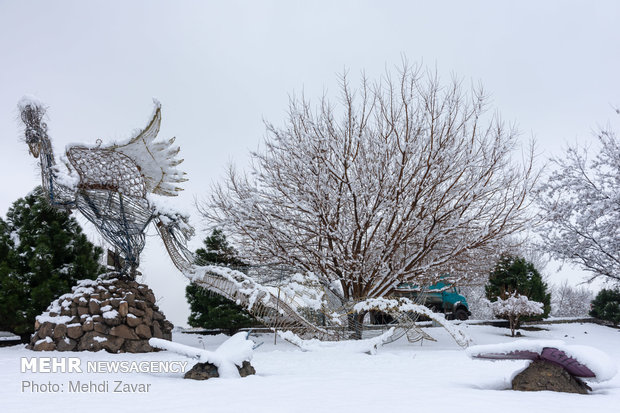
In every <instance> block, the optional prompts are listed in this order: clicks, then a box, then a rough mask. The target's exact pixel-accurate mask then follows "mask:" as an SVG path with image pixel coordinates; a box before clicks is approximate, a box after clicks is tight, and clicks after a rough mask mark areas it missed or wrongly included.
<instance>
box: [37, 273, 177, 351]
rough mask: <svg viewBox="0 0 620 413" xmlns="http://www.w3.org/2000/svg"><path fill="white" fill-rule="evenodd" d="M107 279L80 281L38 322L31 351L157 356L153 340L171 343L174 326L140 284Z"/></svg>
mask: <svg viewBox="0 0 620 413" xmlns="http://www.w3.org/2000/svg"><path fill="white" fill-rule="evenodd" d="M115 276H117V277H119V274H108V275H107V276H105V277H101V278H98V279H96V280H82V281H80V282H79V283H78V285H77V286H75V287H73V289H72V292H71V293H69V294H64V295H63V296H61V297H60V298H58V299H57V300H55V301H53V302H52V303H51V304H50V306H49V307H48V309H47V311H46V312H44V313H43V314H41V315H40V316H38V317H37V318H36V323H35V333H34V334H33V336H32V338H31V340H30V344H29V348H30V349H32V350H35V351H51V350H57V351H99V350H106V351H108V352H111V353H118V352H128V353H144V352H149V351H155V349H154V348H153V347H151V346H150V345H149V343H148V340H149V339H150V338H151V337H156V338H162V339H165V340H170V339H171V338H172V327H173V326H172V324H171V323H170V322H169V321H168V320H166V318H165V316H164V314H163V313H162V312H161V311H160V310H159V308H158V307H157V305H155V295H154V294H153V291H152V290H151V289H150V288H148V286H146V285H144V284H139V283H137V282H136V281H133V280H127V279H123V278H120V277H119V278H113V277H115Z"/></svg>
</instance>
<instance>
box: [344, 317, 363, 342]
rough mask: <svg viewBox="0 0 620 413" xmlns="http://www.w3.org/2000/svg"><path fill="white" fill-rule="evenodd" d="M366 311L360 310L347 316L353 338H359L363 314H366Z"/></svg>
mask: <svg viewBox="0 0 620 413" xmlns="http://www.w3.org/2000/svg"><path fill="white" fill-rule="evenodd" d="M366 313H367V311H362V312H361V313H350V314H349V316H348V317H347V319H348V322H349V330H350V331H352V332H353V335H352V336H351V338H352V339H354V340H361V339H362V333H363V332H364V316H366Z"/></svg>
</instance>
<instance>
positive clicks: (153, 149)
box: [109, 101, 187, 196]
mask: <svg viewBox="0 0 620 413" xmlns="http://www.w3.org/2000/svg"><path fill="white" fill-rule="evenodd" d="M160 123H161V105H160V103H159V102H157V101H155V110H154V112H153V116H152V118H151V121H150V122H149V124H148V125H147V126H146V128H144V130H142V131H140V132H138V133H137V134H136V136H135V137H133V138H131V139H129V141H128V142H126V143H121V144H115V145H112V146H111V147H109V149H110V150H112V151H114V152H119V153H122V154H124V155H126V156H128V157H129V158H131V159H132V160H133V161H134V162H135V163H136V165H137V166H138V169H139V171H140V174H141V175H142V176H143V177H144V181H145V184H146V190H147V191H148V192H152V193H155V194H159V195H166V196H176V195H177V192H178V191H181V190H182V188H179V187H178V186H176V184H178V183H180V182H185V181H187V179H185V178H184V175H185V173H184V172H181V171H179V170H177V169H176V166H177V165H179V164H180V163H181V162H183V159H178V158H177V154H178V153H179V150H180V148H179V147H178V146H173V144H174V140H175V138H172V139H170V140H167V141H158V142H155V138H156V137H157V134H158V133H159V125H160Z"/></svg>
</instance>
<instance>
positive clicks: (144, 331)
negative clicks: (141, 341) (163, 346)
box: [136, 324, 151, 339]
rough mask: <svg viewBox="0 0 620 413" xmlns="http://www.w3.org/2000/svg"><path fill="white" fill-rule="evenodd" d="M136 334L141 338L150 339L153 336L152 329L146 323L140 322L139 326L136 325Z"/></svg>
mask: <svg viewBox="0 0 620 413" xmlns="http://www.w3.org/2000/svg"><path fill="white" fill-rule="evenodd" d="M136 334H137V335H138V336H139V337H140V338H146V339H149V338H151V329H150V328H149V326H147V325H146V324H140V325H139V326H138V327H136Z"/></svg>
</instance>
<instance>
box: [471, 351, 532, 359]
mask: <svg viewBox="0 0 620 413" xmlns="http://www.w3.org/2000/svg"><path fill="white" fill-rule="evenodd" d="M476 358H479V359H491V360H538V359H539V358H540V354H538V353H537V352H535V351H528V350H517V351H511V352H510V353H486V354H478V355H477V356H476Z"/></svg>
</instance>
